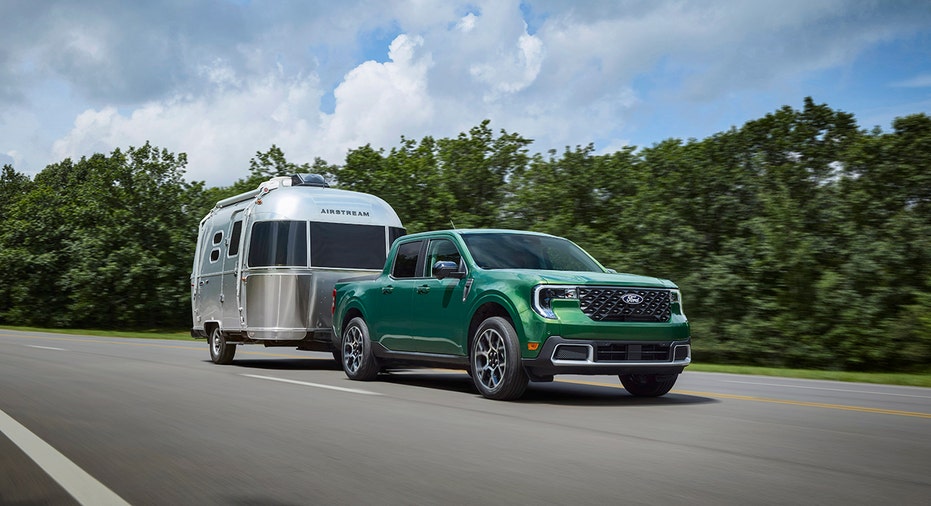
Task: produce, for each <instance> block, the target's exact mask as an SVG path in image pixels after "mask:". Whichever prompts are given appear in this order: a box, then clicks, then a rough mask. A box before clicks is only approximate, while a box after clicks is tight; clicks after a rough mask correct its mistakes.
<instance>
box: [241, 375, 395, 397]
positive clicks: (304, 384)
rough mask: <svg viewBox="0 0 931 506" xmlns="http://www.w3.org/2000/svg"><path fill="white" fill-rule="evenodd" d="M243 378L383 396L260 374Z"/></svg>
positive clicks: (353, 389) (365, 391) (364, 391)
mask: <svg viewBox="0 0 931 506" xmlns="http://www.w3.org/2000/svg"><path fill="white" fill-rule="evenodd" d="M243 376H247V377H249V378H258V379H263V380H270V381H280V382H281V383H291V384H293V385H303V386H305V387H314V388H325V389H327V390H337V391H340V392H349V393H352V394H362V395H381V394H379V393H376V392H370V391H368V390H358V389H355V388H344V387H335V386H332V385H322V384H320V383H308V382H306V381H297V380H290V379H285V378H275V377H273V376H259V375H258V374H243Z"/></svg>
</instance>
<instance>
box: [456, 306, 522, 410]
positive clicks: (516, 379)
mask: <svg viewBox="0 0 931 506" xmlns="http://www.w3.org/2000/svg"><path fill="white" fill-rule="evenodd" d="M470 356H471V361H472V382H473V383H475V387H476V388H478V391H479V393H481V394H482V395H483V396H485V397H486V398H488V399H494V400H499V401H509V400H513V399H517V398H519V397H520V396H521V395H523V394H524V391H525V390H526V389H527V382H528V381H529V378H528V377H527V373H526V372H525V371H524V367H523V365H522V364H521V360H520V343H519V341H518V339H517V332H516V331H515V330H514V326H513V325H511V322H509V321H507V320H506V319H504V318H501V317H500V316H493V317H491V318H488V319H486V320H485V321H484V322H482V324H481V325H480V326H479V327H478V330H476V331H475V336H474V338H473V339H472V350H471V355H470Z"/></svg>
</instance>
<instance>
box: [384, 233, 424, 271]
mask: <svg viewBox="0 0 931 506" xmlns="http://www.w3.org/2000/svg"><path fill="white" fill-rule="evenodd" d="M422 245H423V241H413V242H409V243H406V244H402V245H400V246H399V247H398V253H397V255H395V257H394V267H392V269H391V276H392V277H395V278H416V277H417V261H418V260H419V259H420V247H421V246H422Z"/></svg>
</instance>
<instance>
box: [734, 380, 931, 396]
mask: <svg viewBox="0 0 931 506" xmlns="http://www.w3.org/2000/svg"><path fill="white" fill-rule="evenodd" d="M723 383H738V384H741V385H760V386H765V387H780V388H801V389H805V390H825V391H828V392H847V393H851V394H874V395H892V396H895V397H914V398H916V399H931V397H929V396H927V395H911V394H896V393H892V392H877V391H875V390H850V389H847V388H824V387H806V386H802V385H786V384H782V383H758V382H753V381H728V380H725V381H723Z"/></svg>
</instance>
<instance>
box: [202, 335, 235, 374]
mask: <svg viewBox="0 0 931 506" xmlns="http://www.w3.org/2000/svg"><path fill="white" fill-rule="evenodd" d="M208 344H209V345H210V360H212V361H213V363H214V364H219V365H229V364H231V363H233V356H235V355H236V345H235V344H230V342H229V341H227V340H226V336H224V335H223V333H222V332H220V327H215V328H214V329H213V332H211V333H210V342H209V343H208Z"/></svg>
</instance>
